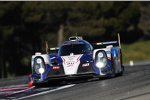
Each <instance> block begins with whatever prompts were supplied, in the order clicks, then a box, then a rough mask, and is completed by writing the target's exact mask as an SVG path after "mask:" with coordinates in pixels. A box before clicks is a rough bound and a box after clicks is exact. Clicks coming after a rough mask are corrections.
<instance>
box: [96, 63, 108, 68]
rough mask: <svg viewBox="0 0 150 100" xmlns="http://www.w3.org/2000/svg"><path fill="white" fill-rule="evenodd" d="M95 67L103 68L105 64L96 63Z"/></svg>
mask: <svg viewBox="0 0 150 100" xmlns="http://www.w3.org/2000/svg"><path fill="white" fill-rule="evenodd" d="M96 66H97V67H98V68H103V67H105V66H106V64H105V62H97V63H96Z"/></svg>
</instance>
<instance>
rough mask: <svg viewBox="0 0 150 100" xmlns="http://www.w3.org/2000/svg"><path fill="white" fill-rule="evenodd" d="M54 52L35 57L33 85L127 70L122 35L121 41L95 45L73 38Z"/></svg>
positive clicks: (112, 73) (80, 38)
mask: <svg viewBox="0 0 150 100" xmlns="http://www.w3.org/2000/svg"><path fill="white" fill-rule="evenodd" d="M94 46H95V47H94ZM52 49H53V50H56V51H57V52H56V53H51V51H49V52H47V53H46V54H41V53H35V55H33V56H32V61H31V62H32V64H31V65H32V75H31V79H32V81H33V84H42V83H45V82H50V81H52V80H67V79H77V78H83V77H98V78H100V77H102V76H105V77H114V76H116V75H117V76H118V75H122V74H123V71H124V67H123V65H122V55H121V46H120V37H119V35H118V40H117V41H109V42H100V43H95V44H90V43H89V42H87V41H86V40H83V39H82V37H78V36H75V37H70V38H69V40H68V41H65V42H64V43H63V44H62V45H61V46H60V47H59V48H49V50H52Z"/></svg>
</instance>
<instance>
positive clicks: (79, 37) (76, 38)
mask: <svg viewBox="0 0 150 100" xmlns="http://www.w3.org/2000/svg"><path fill="white" fill-rule="evenodd" d="M69 40H70V41H77V40H83V38H82V37H81V36H72V37H69Z"/></svg>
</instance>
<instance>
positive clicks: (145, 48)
mask: <svg viewBox="0 0 150 100" xmlns="http://www.w3.org/2000/svg"><path fill="white" fill-rule="evenodd" d="M122 55H123V62H124V63H129V61H130V60H133V61H134V62H138V61H147V60H150V40H149V41H139V42H136V43H134V44H131V45H124V44H122Z"/></svg>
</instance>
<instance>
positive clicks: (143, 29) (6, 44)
mask: <svg viewBox="0 0 150 100" xmlns="http://www.w3.org/2000/svg"><path fill="white" fill-rule="evenodd" d="M149 8H150V3H149V2H129V1H128V2H121V1H120V2H112V1H109V2H106V1H105V2H102V1H97V2H90V1H89V2H82V1H78V2H77V1H70V2H66V1H61V2H53V1H47V2H46V1H45V2H40V1H36V2H35V1H34V2H31V1H30V2H23V1H21V2H19V1H13V2H0V78H2V77H7V76H18V75H26V74H29V73H30V70H31V69H30V67H31V66H30V60H31V55H32V54H34V53H35V52H38V51H40V52H44V42H45V40H47V41H49V46H50V47H53V46H57V44H58V38H57V37H58V30H59V29H60V26H63V27H64V34H63V36H64V39H63V40H65V39H67V38H68V37H69V36H71V35H75V34H76V33H77V34H78V35H81V36H83V37H84V38H85V39H87V40H88V41H90V42H97V41H106V40H108V39H113V37H114V36H115V35H116V33H120V35H121V39H122V43H124V44H132V43H135V42H137V41H139V40H147V39H149V38H150V27H149V25H150V18H149V16H150V11H149Z"/></svg>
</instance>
